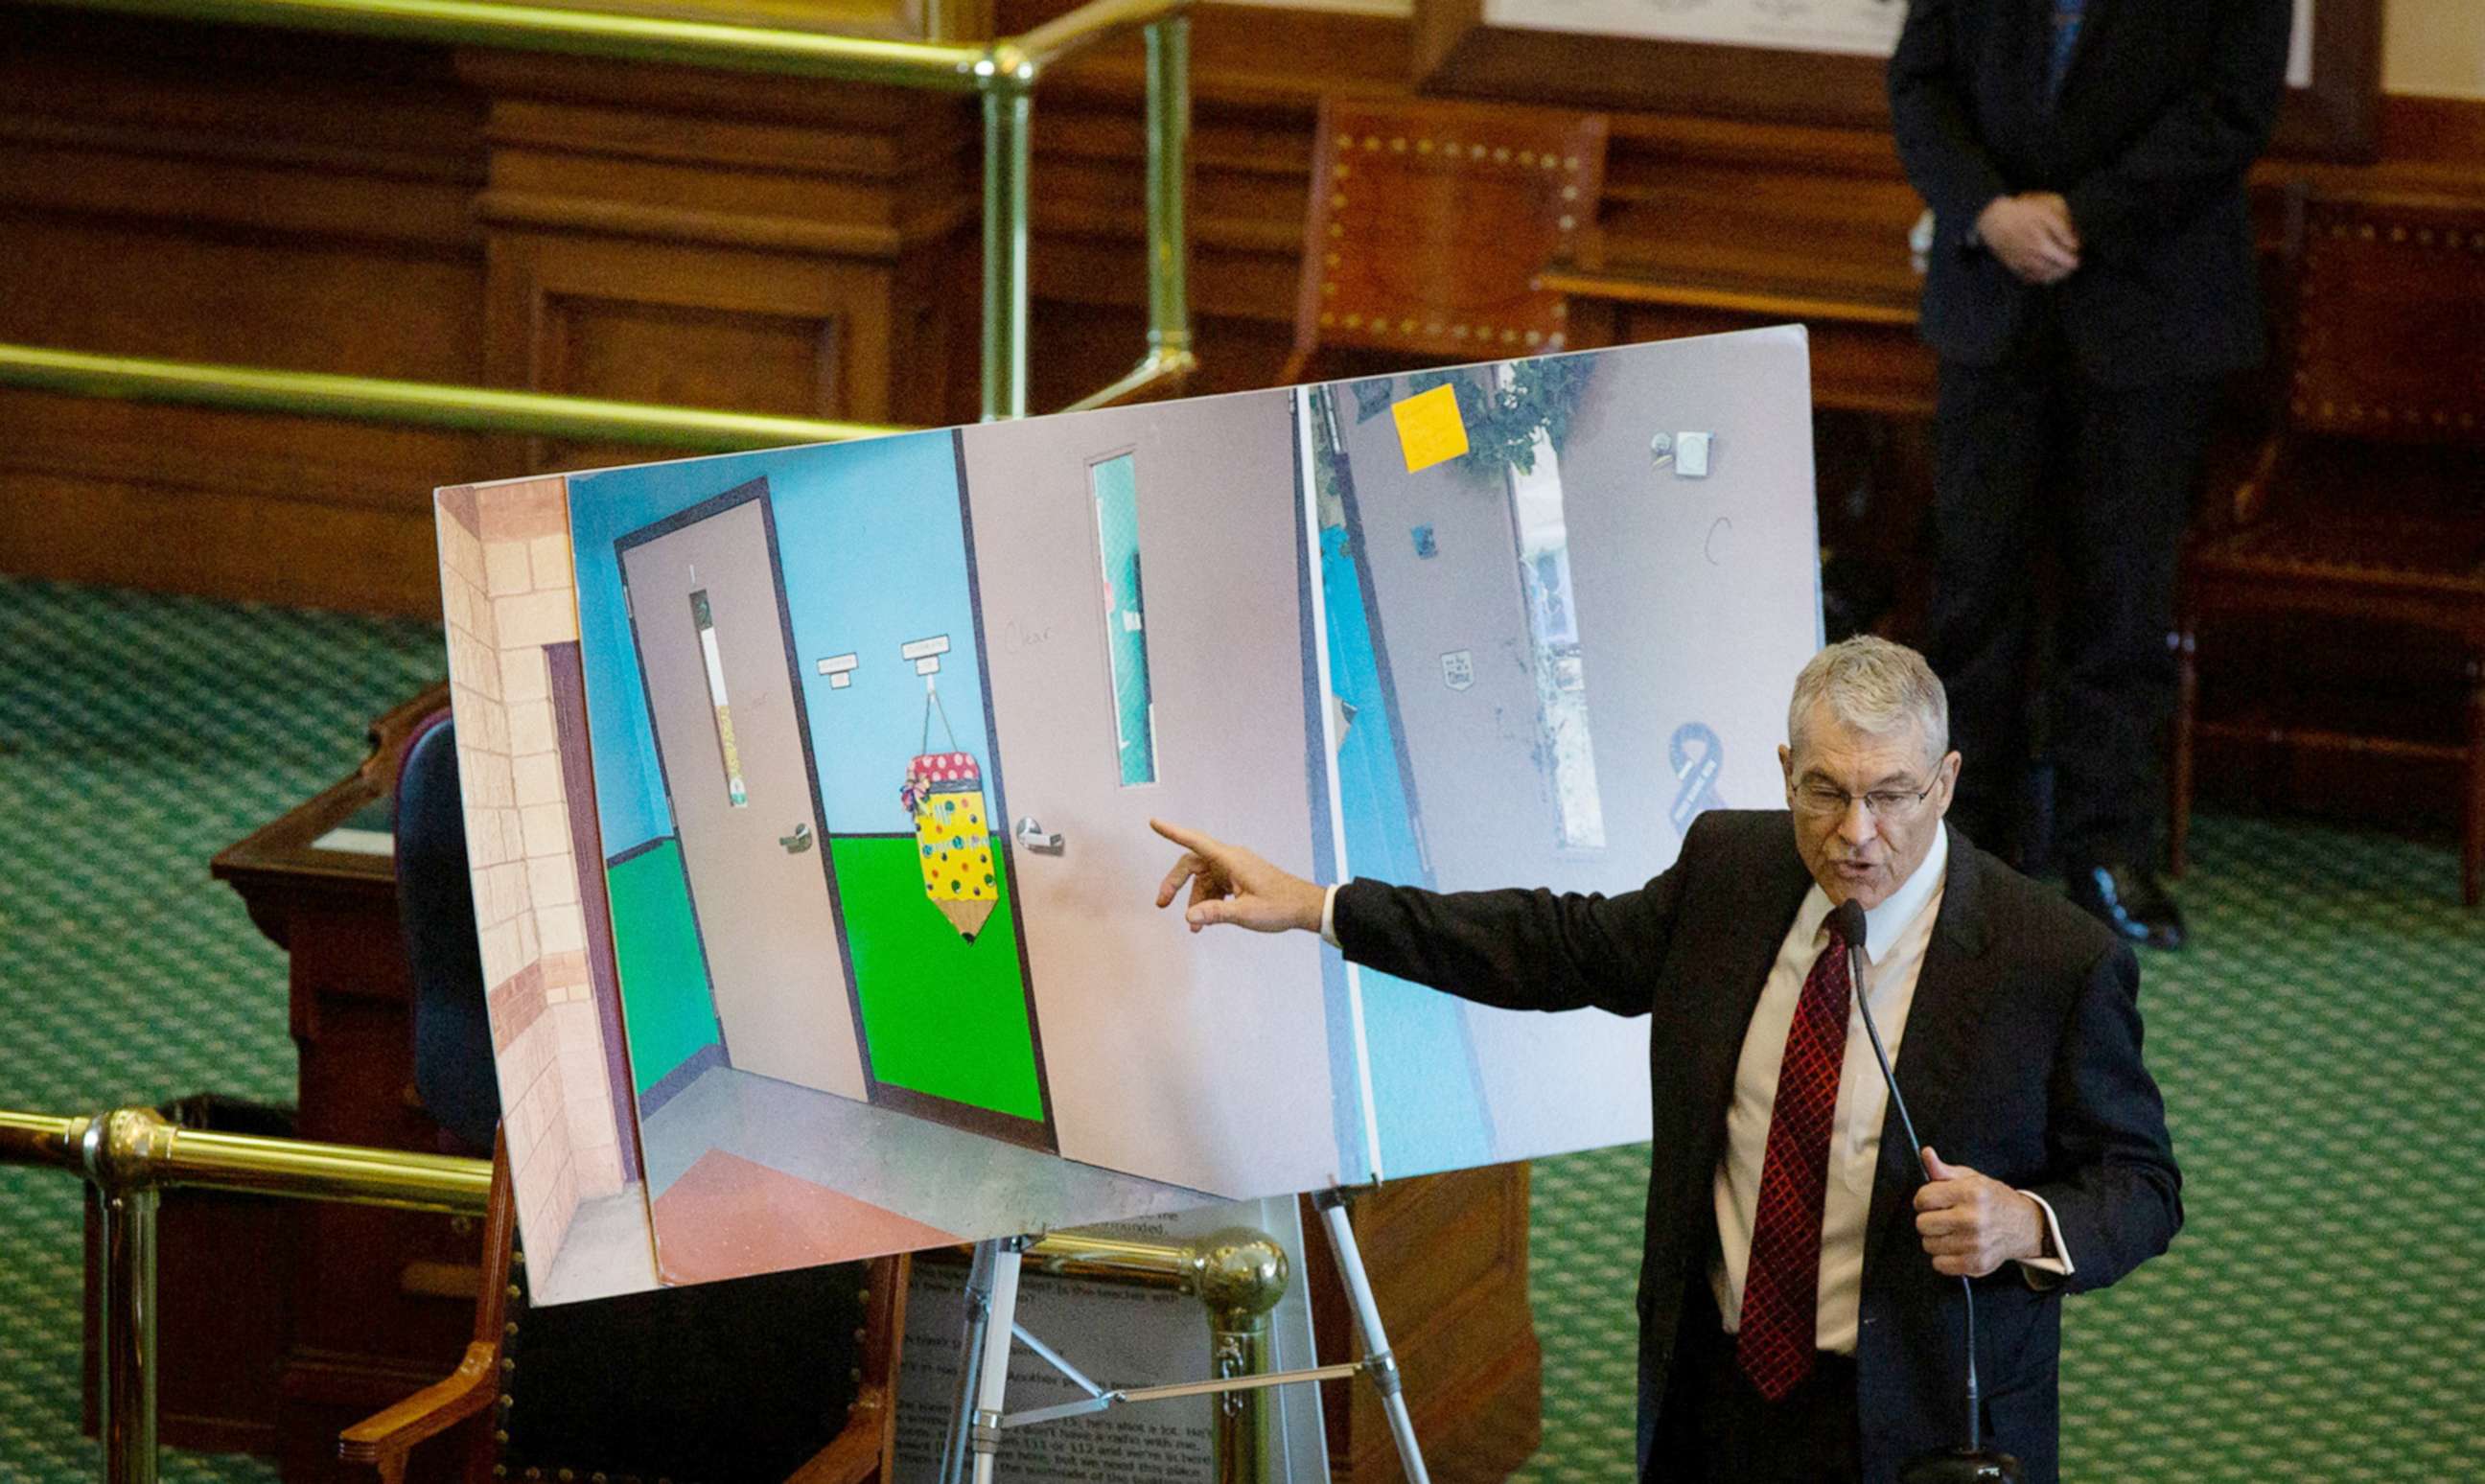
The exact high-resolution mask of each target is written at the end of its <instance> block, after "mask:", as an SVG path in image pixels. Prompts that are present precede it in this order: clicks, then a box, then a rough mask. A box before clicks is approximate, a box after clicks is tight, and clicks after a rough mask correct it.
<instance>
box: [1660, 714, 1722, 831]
mask: <svg viewBox="0 0 2485 1484" xmlns="http://www.w3.org/2000/svg"><path fill="white" fill-rule="evenodd" d="M1695 743H1697V744H1698V745H1699V749H1700V751H1699V752H1698V754H1697V755H1694V754H1693V753H1692V751H1691V747H1692V745H1693V744H1695ZM1665 752H1666V756H1667V759H1668V760H1669V761H1670V762H1672V764H1673V765H1674V776H1675V778H1676V779H1677V780H1678V781H1679V783H1681V785H1682V786H1680V787H1679V788H1677V789H1676V790H1675V793H1674V830H1675V833H1676V834H1678V835H1679V834H1681V833H1682V832H1683V831H1685V830H1688V829H1690V828H1691V821H1692V820H1694V819H1697V818H1699V817H1700V816H1701V814H1703V813H1704V812H1706V811H1709V810H1712V809H1724V808H1725V807H1726V801H1725V800H1723V799H1721V798H1719V797H1717V765H1718V763H1719V762H1720V761H1721V760H1722V759H1723V757H1724V756H1725V752H1724V749H1723V748H1721V747H1720V746H1719V745H1718V742H1717V733H1716V732H1714V731H1711V730H1710V729H1709V728H1708V724H1707V722H1684V723H1683V724H1682V725H1681V726H1679V727H1677V728H1674V737H1673V739H1672V740H1671V741H1669V742H1667V743H1666V744H1665Z"/></svg>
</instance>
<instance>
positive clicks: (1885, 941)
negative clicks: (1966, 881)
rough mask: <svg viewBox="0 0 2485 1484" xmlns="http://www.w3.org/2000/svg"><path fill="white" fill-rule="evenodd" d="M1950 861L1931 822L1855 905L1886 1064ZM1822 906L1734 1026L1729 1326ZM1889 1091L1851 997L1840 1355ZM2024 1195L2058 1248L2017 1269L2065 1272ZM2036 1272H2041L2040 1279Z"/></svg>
mask: <svg viewBox="0 0 2485 1484" xmlns="http://www.w3.org/2000/svg"><path fill="white" fill-rule="evenodd" d="M1949 872H1950V832H1949V831H1948V830H1936V831H1934V833H1933V842H1932V847H1931V848H1930V849H1929V850H1927V851H1925V858H1924V860H1923V861H1922V862H1920V863H1918V864H1917V866H1916V868H1915V870H1914V872H1913V873H1912V874H1910V875H1909V876H1908V877H1907V879H1906V880H1905V881H1903V882H1901V883H1899V885H1898V890H1897V891H1896V892H1893V893H1890V896H1889V897H1888V899H1887V900H1885V901H1883V902H1882V903H1881V905H1879V906H1877V907H1873V908H1871V909H1870V910H1868V911H1867V912H1866V913H1865V914H1864V992H1865V994H1867V995H1869V996H1870V997H1871V1003H1872V1021H1873V1024H1874V1025H1876V1026H1878V1027H1879V1028H1880V1031H1881V1043H1882V1045H1883V1046H1884V1047H1885V1048H1886V1049H1887V1050H1888V1052H1889V1054H1890V1061H1891V1064H1892V1065H1893V1066H1895V1065H1896V1064H1897V1063H1898V1045H1899V1043H1900V1041H1901V1040H1902V1039H1903V1038H1904V1037H1905V1035H1906V1032H1907V1011H1908V1009H1909V1007H1910V1006H1912V1005H1913V1004H1914V1003H1915V998H1916V979H1917V976H1918V975H1919V974H1921V973H1922V971H1923V969H1924V964H1925V947H1926V945H1928V944H1929V943H1930V942H1931V941H1932V933H1933V923H1934V922H1935V921H1936V920H1938V918H1939V917H1940V915H1941V898H1942V888H1943V886H1944V884H1945V883H1946V882H1947V881H1948V880H1949ZM1829 906H1830V903H1829V896H1828V893H1824V892H1823V891H1821V889H1820V888H1819V886H1818V885H1815V886H1814V887H1813V888H1812V890H1811V891H1809V892H1807V893H1804V898H1803V904H1802V906H1800V907H1799V908H1797V909H1796V911H1795V915H1794V925H1793V926H1792V927H1790V928H1789V929H1788V930H1787V935H1786V939H1785V941H1784V942H1783V943H1781V944H1780V945H1779V948H1778V956H1777V960H1776V962H1775V963H1774V964H1773V965H1771V967H1770V969H1769V976H1768V979H1767V981H1766V982H1765V983H1764V984H1763V985H1762V986H1761V999H1760V1003H1759V1004H1758V1005H1757V1006H1756V1007H1755V1008H1754V1009H1753V1011H1752V1019H1751V1024H1750V1025H1749V1026H1748V1027H1747V1028H1746V1029H1745V1031H1744V1032H1743V1051H1742V1057H1741V1059H1740V1060H1739V1061H1738V1062H1737V1063H1736V1066H1735V1069H1734V1101H1733V1102H1732V1104H1731V1105H1730V1106H1729V1107H1728V1110H1727V1113H1726V1148H1725V1152H1724V1154H1723V1155H1721V1156H1720V1158H1719V1159H1718V1161H1717V1173H1716V1177H1715V1180H1714V1183H1713V1187H1712V1191H1713V1200H1714V1203H1715V1206H1716V1219H1717V1237H1718V1247H1719V1250H1720V1260H1719V1261H1718V1262H1716V1263H1715V1264H1713V1265H1712V1266H1711V1267H1710V1269H1709V1274H1708V1282H1709V1292H1710V1293H1711V1295H1713V1296H1714V1297H1715V1299H1716V1301H1717V1312H1718V1313H1720V1314H1722V1315H1724V1316H1725V1318H1726V1329H1727V1330H1728V1332H1729V1333H1731V1332H1733V1331H1734V1329H1735V1328H1736V1327H1737V1320H1738V1318H1739V1316H1740V1315H1741V1313H1742V1307H1743V1275H1744V1272H1745V1270H1746V1269H1747V1268H1748V1266H1749V1265H1750V1261H1751V1250H1752V1214H1753V1212H1754V1210H1755V1209H1756V1208H1757V1206H1758V1204H1759V1201H1760V1194H1761V1162H1762V1160H1763V1158H1764V1157H1765V1155H1766V1153H1767V1149H1768V1139H1769V1113H1770V1110H1771V1109H1772V1108H1773V1107H1774V1106H1775V1104H1776V1101H1777V1089H1778V1066H1779V1063H1780V1062H1781V1061H1783V1060H1784V1059H1785V1057H1786V1038H1787V1029H1788V1027H1789V1026H1791V1025H1792V1024H1793V1023H1794V1011H1795V1003H1796V1001H1797V1000H1798V999H1799V998H1800V997H1801V995H1802V993H1803V981H1804V978H1805V976H1808V975H1809V974H1810V973H1811V972H1812V963H1813V960H1814V959H1815V958H1816V957H1818V956H1819V954H1820V951H1821V949H1822V948H1826V947H1827V946H1828V941H1829V931H1828V927H1827V925H1826V924H1827V922H1828V919H1829ZM1336 910H1337V888H1336V887H1334V886H1332V887H1330V888H1329V889H1328V891H1327V893H1326V894H1325V895H1324V898H1323V900H1322V903H1321V937H1322V938H1324V939H1325V940H1326V941H1327V942H1328V943H1329V945H1330V946H1331V947H1336V946H1337V927H1336ZM1889 1101H1890V1092H1889V1088H1888V1087H1887V1086H1884V1085H1883V1084H1882V1081H1881V1069H1880V1067H1879V1065H1878V1064H1877V1063H1876V1062H1875V1061H1874V1060H1873V1058H1872V1042H1871V1038H1870V1037H1868V1036H1867V1035H1866V1034H1865V1033H1864V1012H1863V1010H1862V1008H1861V1007H1860V1006H1852V1005H1851V1006H1850V1008H1849V1009H1848V1011H1847V1017H1846V1060H1845V1062H1844V1064H1843V1065H1842V1066H1841V1067H1840V1069H1839V1074H1838V1106H1837V1109H1836V1111H1835V1113H1833V1115H1832V1119H1831V1123H1830V1146H1829V1179H1828V1183H1827V1189H1826V1192H1825V1194H1824V1196H1823V1199H1822V1202H1821V1221H1820V1294H1819V1307H1818V1311H1817V1312H1818V1318H1817V1325H1818V1330H1817V1343H1818V1344H1819V1347H1820V1348H1821V1349H1823V1350H1831V1351H1836V1352H1837V1353H1839V1354H1841V1355H1852V1354H1853V1353H1854V1351H1855V1328H1856V1324H1855V1322H1856V1308H1857V1305H1858V1303H1859V1301H1860V1300H1861V1298H1862V1295H1863V1282H1864V1223H1865V1221H1866V1219H1867V1218H1868V1217H1869V1216H1870V1215H1871V1205H1872V1172H1873V1167H1874V1166H1875V1165H1876V1164H1877V1163H1878V1162H1879V1160H1880V1157H1881V1117H1882V1114H1883V1113H1884V1112H1885V1111H1886V1110H1887V1108H1888V1105H1889ZM2023 1194H2027V1195H2029V1198H2030V1199H2032V1200H2034V1201H2035V1202H2036V1206H2037V1209H2039V1210H2040V1211H2042V1212H2044V1215H2045V1227H2046V1236H2047V1239H2048V1243H2049V1249H2050V1250H2051V1251H2052V1252H2053V1253H2054V1254H2055V1255H2052V1256H2047V1257H2036V1258H2028V1259H2025V1260H2023V1261H2022V1263H2021V1268H2022V1270H2023V1271H2024V1272H2026V1273H2027V1274H2028V1280H2029V1281H2030V1282H2031V1283H2038V1282H2040V1281H2041V1282H2043V1283H2052V1282H2059V1281H2060V1280H2061V1279H2062V1278H2067V1277H2068V1276H2070V1273H2071V1271H2072V1267H2071V1261H2070V1254H2069V1250H2067V1249H2066V1248H2064V1247H2063V1245H2062V1227H2061V1225H2060V1223H2057V1222H2056V1221H2055V1219H2054V1208H2053V1207H2052V1206H2050V1205H2048V1204H2046V1202H2045V1199H2044V1197H2043V1196H2041V1195H2034V1193H2023ZM1926 1260H1929V1259H1926ZM2040 1274H2041V1275H2050V1277H2047V1278H2042V1279H2041V1280H2040V1278H2039V1277H2038V1275H2040Z"/></svg>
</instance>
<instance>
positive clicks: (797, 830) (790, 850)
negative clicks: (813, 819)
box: [777, 824, 811, 855]
mask: <svg viewBox="0 0 2485 1484" xmlns="http://www.w3.org/2000/svg"><path fill="white" fill-rule="evenodd" d="M777 843H778V844H780V845H782V846H784V847H785V853H786V854H787V855H801V854H802V853H803V852H804V851H806V850H808V849H810V848H811V827H810V826H809V825H807V824H798V825H796V826H794V833H793V834H791V835H779V836H778V837H777Z"/></svg>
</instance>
